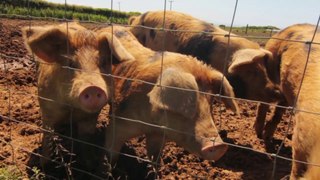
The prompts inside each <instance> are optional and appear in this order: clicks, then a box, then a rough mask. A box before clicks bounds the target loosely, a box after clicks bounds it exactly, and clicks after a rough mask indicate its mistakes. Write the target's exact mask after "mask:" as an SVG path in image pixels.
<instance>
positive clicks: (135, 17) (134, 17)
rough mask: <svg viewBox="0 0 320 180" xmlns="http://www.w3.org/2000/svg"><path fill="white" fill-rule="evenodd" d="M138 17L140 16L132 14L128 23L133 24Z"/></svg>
mask: <svg viewBox="0 0 320 180" xmlns="http://www.w3.org/2000/svg"><path fill="white" fill-rule="evenodd" d="M137 18H138V16H131V17H130V18H129V20H128V24H129V25H132V24H133V21H134V20H136V19H137Z"/></svg>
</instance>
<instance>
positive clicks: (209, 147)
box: [201, 141, 228, 161]
mask: <svg viewBox="0 0 320 180" xmlns="http://www.w3.org/2000/svg"><path fill="white" fill-rule="evenodd" d="M227 149H228V145H226V144H223V143H221V142H213V141H210V142H208V143H206V145H205V146H204V147H203V148H202V149H201V156H202V158H203V159H206V160H213V161H217V160H219V159H220V158H221V157H222V156H223V155H224V154H225V153H226V152H227Z"/></svg>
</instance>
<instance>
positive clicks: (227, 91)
mask: <svg viewBox="0 0 320 180" xmlns="http://www.w3.org/2000/svg"><path fill="white" fill-rule="evenodd" d="M221 93H222V94H221V95H223V96H227V98H224V97H222V98H221V100H222V102H223V103H224V104H225V105H226V107H227V108H229V109H231V111H233V112H234V113H236V114H237V115H239V114H240V112H239V106H238V104H237V102H236V100H235V99H233V98H234V97H235V95H234V91H233V88H232V86H231V85H230V83H229V81H228V80H227V79H226V78H223V81H222V92H221Z"/></svg>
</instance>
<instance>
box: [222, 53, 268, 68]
mask: <svg viewBox="0 0 320 180" xmlns="http://www.w3.org/2000/svg"><path fill="white" fill-rule="evenodd" d="M268 59H272V54H271V52H269V51H267V50H264V49H242V50H238V51H237V52H236V53H235V54H234V55H233V61H232V63H231V65H230V66H229V68H228V73H230V74H233V73H234V72H237V71H238V69H240V68H246V67H248V68H252V66H251V65H252V64H254V63H259V62H263V63H264V65H265V66H266V61H268Z"/></svg>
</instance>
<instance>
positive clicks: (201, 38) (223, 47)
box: [129, 11, 281, 102]
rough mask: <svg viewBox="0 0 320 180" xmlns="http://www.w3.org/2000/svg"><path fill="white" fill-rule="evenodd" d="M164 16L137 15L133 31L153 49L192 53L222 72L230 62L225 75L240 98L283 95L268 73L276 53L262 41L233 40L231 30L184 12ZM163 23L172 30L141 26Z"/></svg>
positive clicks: (268, 98)
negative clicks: (265, 47) (228, 30)
mask: <svg viewBox="0 0 320 180" xmlns="http://www.w3.org/2000/svg"><path fill="white" fill-rule="evenodd" d="M163 16H164V12H163V11H150V12H146V13H144V14H142V15H140V16H133V17H131V18H130V19H129V24H130V25H131V26H133V27H132V28H131V32H132V33H133V34H134V35H135V36H136V37H137V38H138V40H139V41H140V43H141V44H143V45H144V46H146V47H149V48H151V49H153V50H157V51H158V50H167V51H171V52H179V53H182V54H187V55H192V56H194V57H197V58H198V59H199V60H202V61H204V62H205V63H207V64H209V65H211V66H212V67H214V68H216V69H217V70H219V71H220V72H222V73H224V66H225V64H226V71H225V75H226V77H227V79H228V80H229V82H230V84H231V85H232V87H233V89H234V91H235V94H236V97H239V98H245V99H251V100H259V101H265V102H271V101H276V100H278V98H279V97H281V95H280V94H281V93H280V91H279V88H278V86H276V85H275V84H274V83H272V81H270V79H269V78H268V75H267V72H266V67H265V65H266V62H267V61H269V60H270V59H272V55H271V53H270V52H269V51H266V50H264V49H262V48H261V47H260V46H259V44H257V43H255V42H252V41H249V40H247V39H245V38H242V37H239V36H238V37H232V36H235V35H234V34H231V35H230V36H231V37H230V41H229V38H228V34H229V33H228V32H227V31H225V30H222V29H221V28H219V27H216V26H214V25H212V24H210V23H207V22H204V21H201V20H199V19H196V18H194V17H192V16H190V15H187V14H184V13H180V12H175V11H166V13H165V22H164V23H163V19H164V18H163ZM163 24H164V28H165V29H169V31H166V32H165V31H159V30H154V29H148V28H144V27H141V26H147V27H151V28H162V26H163ZM188 31H189V32H188ZM190 31H193V32H190ZM194 31H196V32H204V33H195V32H194ZM164 39H165V41H164ZM164 42H165V44H164ZM228 51H229V53H228Z"/></svg>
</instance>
